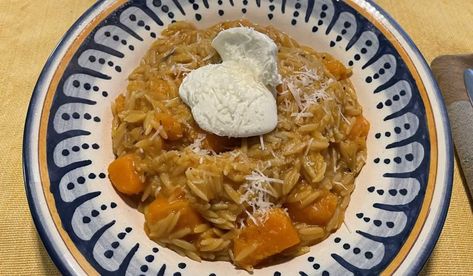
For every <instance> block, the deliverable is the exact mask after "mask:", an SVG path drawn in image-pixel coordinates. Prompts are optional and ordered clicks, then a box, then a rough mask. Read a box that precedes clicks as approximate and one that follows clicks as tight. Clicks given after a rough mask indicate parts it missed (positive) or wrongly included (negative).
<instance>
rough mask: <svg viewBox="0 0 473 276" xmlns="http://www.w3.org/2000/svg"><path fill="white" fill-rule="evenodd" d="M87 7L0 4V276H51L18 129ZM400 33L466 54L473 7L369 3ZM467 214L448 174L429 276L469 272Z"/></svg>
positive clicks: (426, 1) (423, 45) (22, 0)
mask: <svg viewBox="0 0 473 276" xmlns="http://www.w3.org/2000/svg"><path fill="white" fill-rule="evenodd" d="M94 2H95V1H94V0H61V1H59V0H42V1H37V0H0V91H1V93H0V141H1V143H0V155H1V156H2V157H1V158H0V168H1V170H0V191H1V192H2V196H1V197H0V275H57V274H59V272H58V271H57V269H56V267H55V266H54V264H53V263H52V262H51V260H50V258H49V256H48V254H47V252H46V251H45V250H44V247H43V245H42V243H41V241H40V240H39V237H38V235H37V232H36V229H35V227H34V225H33V221H32V219H31V215H30V213H29V209H28V204H27V201H26V196H25V192H24V184H23V178H22V172H21V169H22V165H21V146H22V135H23V125H24V120H25V115H26V110H27V107H28V103H29V99H30V96H31V91H32V90H33V87H34V84H35V82H36V80H37V78H38V76H39V73H40V71H41V69H42V67H43V65H44V63H45V62H46V59H47V57H48V56H49V54H50V53H51V52H52V50H53V48H54V46H55V45H56V44H57V42H58V41H59V39H60V37H61V36H62V35H63V34H64V33H65V31H66V30H67V29H68V28H69V27H70V26H71V25H72V23H73V22H74V21H75V20H76V19H77V18H78V17H79V16H80V15H81V14H82V13H83V12H84V11H85V10H86V9H87V8H88V7H89V6H91V5H92V4H93V3H94ZM377 2H378V3H379V4H380V5H381V6H382V7H383V8H385V9H386V10H387V11H388V12H390V13H391V15H392V16H393V17H394V18H396V20H398V22H399V23H400V24H401V26H403V27H404V28H405V30H406V31H407V32H408V33H409V35H411V37H412V38H413V40H414V41H415V42H416V44H417V45H418V47H419V48H420V50H421V52H422V53H423V54H424V55H425V57H426V58H427V60H428V61H429V62H430V61H431V60H432V59H433V58H434V57H436V56H438V55H443V54H457V53H458V54H459V53H472V52H473V37H472V34H473V25H472V21H471V19H472V18H473V1H470V0H416V1H411V0H396V1H394V0H377ZM472 245H473V214H472V211H471V207H470V205H469V199H468V196H467V193H466V189H465V186H464V184H463V181H462V179H461V177H460V173H459V170H458V167H457V166H455V180H454V185H453V194H452V202H451V205H450V210H449V213H448V217H447V221H446V224H445V227H444V230H443V231H442V235H441V237H440V240H439V242H438V244H437V246H436V248H435V250H434V252H433V255H432V257H431V258H430V260H429V261H428V263H427V265H426V267H425V268H424V273H426V274H429V275H446V274H451V275H462V274H463V275H467V274H471V273H472V270H473V259H472V258H471V257H472V254H471V249H470V247H471V246H472Z"/></svg>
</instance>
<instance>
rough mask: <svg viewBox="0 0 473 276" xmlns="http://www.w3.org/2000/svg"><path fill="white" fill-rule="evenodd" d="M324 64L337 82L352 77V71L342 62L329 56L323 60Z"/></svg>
mask: <svg viewBox="0 0 473 276" xmlns="http://www.w3.org/2000/svg"><path fill="white" fill-rule="evenodd" d="M323 63H324V65H325V67H326V68H327V70H328V71H329V72H330V74H332V75H333V76H334V77H335V78H336V79H337V80H344V79H347V78H349V77H350V76H351V70H349V69H347V68H346V67H345V66H344V65H343V64H342V63H341V62H340V61H338V60H336V59H334V58H329V57H328V56H327V57H326V58H325V59H323Z"/></svg>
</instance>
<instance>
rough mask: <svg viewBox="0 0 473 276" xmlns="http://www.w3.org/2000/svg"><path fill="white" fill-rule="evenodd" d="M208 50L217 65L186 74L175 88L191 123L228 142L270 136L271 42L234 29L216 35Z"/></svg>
mask: <svg viewBox="0 0 473 276" xmlns="http://www.w3.org/2000/svg"><path fill="white" fill-rule="evenodd" d="M212 46H213V47H214V48H215V49H216V50H217V52H218V53H219V54H220V56H221V58H222V63H220V64H209V65H206V66H203V67H200V68H198V69H196V70H193V71H191V72H190V73H189V74H188V75H187V76H186V77H185V78H184V80H183V81H182V84H181V86H180V87H179V96H180V97H181V99H182V100H183V101H184V102H185V103H186V104H187V105H188V106H189V107H190V108H191V111H192V115H193V117H194V120H195V121H196V122H197V124H198V125H199V126H200V127H201V128H202V129H204V130H206V131H209V132H212V133H214V134H217V135H220V136H228V137H250V136H257V135H262V134H265V133H268V132H271V131H272V130H274V129H275V128H276V125H277V106H276V99H275V97H274V95H273V94H272V91H271V90H274V88H275V86H277V85H278V84H280V83H281V76H280V75H279V73H278V68H277V46H276V44H275V43H274V41H272V40H271V39H270V38H269V37H268V36H266V35H265V34H262V33H259V32H257V31H255V30H253V29H250V28H246V27H238V28H231V29H228V30H225V31H222V32H220V33H219V34H218V35H217V36H216V37H215V39H214V40H213V41H212ZM270 89H271V90H270Z"/></svg>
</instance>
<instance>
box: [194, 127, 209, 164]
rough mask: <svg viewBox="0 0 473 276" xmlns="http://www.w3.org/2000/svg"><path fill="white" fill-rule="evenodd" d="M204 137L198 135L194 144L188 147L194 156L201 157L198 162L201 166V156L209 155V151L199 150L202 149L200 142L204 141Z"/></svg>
mask: <svg viewBox="0 0 473 276" xmlns="http://www.w3.org/2000/svg"><path fill="white" fill-rule="evenodd" d="M205 137H206V136H205V135H204V134H199V136H197V139H195V140H194V142H193V143H192V144H190V145H189V148H190V149H191V150H192V151H193V152H194V153H195V154H197V155H201V156H202V157H201V158H200V160H199V163H200V164H202V162H203V155H210V153H211V151H209V150H207V149H203V148H201V147H202V142H203V141H204V140H205Z"/></svg>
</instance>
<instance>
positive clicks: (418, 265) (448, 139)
mask: <svg viewBox="0 0 473 276" xmlns="http://www.w3.org/2000/svg"><path fill="white" fill-rule="evenodd" d="M366 1H367V2H369V3H370V4H371V5H372V6H374V7H375V8H376V9H377V10H378V11H379V12H380V13H381V14H382V15H383V16H384V17H386V18H387V19H388V21H389V23H391V24H392V25H393V26H394V27H395V28H396V30H398V31H399V32H400V34H401V35H402V37H403V38H404V39H405V40H406V41H407V42H408V43H409V46H410V47H411V48H412V50H414V52H415V54H416V55H417V57H418V58H419V59H420V60H421V61H422V67H423V69H424V70H425V71H426V72H429V76H428V77H429V79H430V82H431V83H432V84H433V85H434V86H435V89H434V90H433V91H434V92H435V94H434V95H435V97H436V98H438V99H439V102H440V103H441V106H440V110H441V112H442V116H441V118H444V120H442V124H443V126H444V128H445V129H447V130H448V131H446V132H444V137H443V139H445V140H444V141H445V143H446V145H447V156H449V159H448V160H446V164H447V172H449V174H448V176H447V179H445V183H447V192H446V197H445V200H444V202H443V206H442V207H441V210H442V213H441V215H440V216H439V220H438V223H437V225H436V227H435V229H434V230H433V232H432V234H431V236H430V239H429V240H428V241H427V244H426V246H425V248H424V250H423V251H422V253H421V254H420V255H419V256H418V259H417V262H415V263H414V265H413V266H412V268H411V270H410V272H411V273H413V274H418V273H419V272H420V271H421V269H422V268H423V266H424V265H425V263H426V262H427V259H428V258H429V256H430V254H431V253H432V250H433V249H434V247H435V244H436V243H437V240H438V239H439V237H440V233H441V232H442V228H443V225H444V224H445V219H446V218H447V213H448V208H449V206H450V199H451V195H452V185H453V164H454V161H453V159H454V152H453V140H452V135H451V132H450V121H449V120H448V114H447V108H446V107H445V102H444V100H443V96H442V93H441V91H440V88H439V86H438V84H437V81H436V80H435V78H434V76H433V74H432V72H431V70H430V67H429V65H428V63H427V61H426V60H425V58H424V56H423V55H422V53H421V52H420V50H419V48H417V46H416V45H415V43H414V41H413V40H412V39H411V38H410V37H409V35H408V34H407V33H406V31H404V29H403V28H402V27H401V25H399V23H398V22H397V21H396V20H395V19H394V18H393V17H392V16H391V15H390V14H389V13H387V12H386V11H385V10H384V9H383V8H381V7H380V6H379V5H378V4H376V2H375V1H374V0H366ZM439 140H441V139H439Z"/></svg>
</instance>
